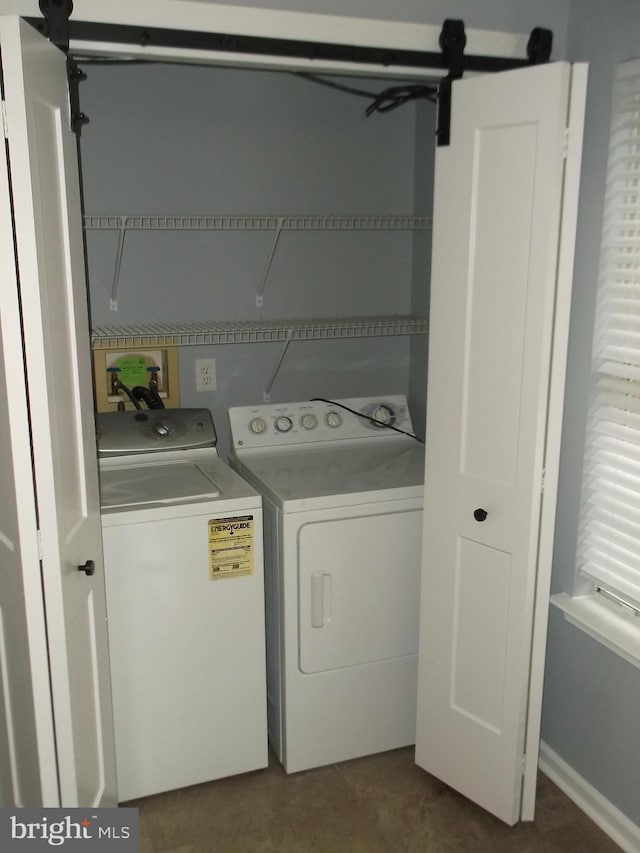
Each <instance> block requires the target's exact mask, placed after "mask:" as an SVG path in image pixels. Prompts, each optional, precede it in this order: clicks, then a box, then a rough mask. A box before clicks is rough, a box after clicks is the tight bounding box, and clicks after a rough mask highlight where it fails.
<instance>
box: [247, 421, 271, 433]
mask: <svg viewBox="0 0 640 853" xmlns="http://www.w3.org/2000/svg"><path fill="white" fill-rule="evenodd" d="M266 428H267V422H266V421H265V419H264V418H252V419H251V420H250V421H249V429H250V430H251V432H252V433H253V434H254V435H260V433H263V432H264V431H265V430H266Z"/></svg>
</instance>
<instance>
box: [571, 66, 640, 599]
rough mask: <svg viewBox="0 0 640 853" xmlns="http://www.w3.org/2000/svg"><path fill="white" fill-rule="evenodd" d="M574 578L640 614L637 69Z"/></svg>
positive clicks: (617, 138) (605, 241) (618, 108)
mask: <svg viewBox="0 0 640 853" xmlns="http://www.w3.org/2000/svg"><path fill="white" fill-rule="evenodd" d="M578 569H579V571H580V572H582V573H583V574H584V575H587V576H588V577H589V578H591V579H592V580H594V581H595V582H596V584H597V585H599V586H603V587H604V588H605V589H608V590H611V591H613V592H615V593H618V594H619V595H621V596H622V597H623V598H624V599H626V600H628V601H629V602H630V603H632V604H634V605H635V606H636V607H640V60H634V61H633V62H626V63H623V64H622V65H620V66H619V68H618V73H617V76H616V81H615V86H614V99H613V115H612V126H611V137H610V145H609V165H608V172H607V189H606V197H605V210H604V226H603V235H602V247H601V254H600V280H599V285H598V303H597V308H596V325H595V334H594V345H593V365H592V390H591V405H590V410H589V420H588V426H587V444H586V450H585V461H584V473H583V486H582V507H581V523H580V533H579V541H578Z"/></svg>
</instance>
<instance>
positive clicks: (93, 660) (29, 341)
mask: <svg viewBox="0 0 640 853" xmlns="http://www.w3.org/2000/svg"><path fill="white" fill-rule="evenodd" d="M0 46H1V48H2V75H3V85H4V97H5V102H6V117H7V137H8V138H7V144H8V154H9V163H10V180H11V188H12V203H13V211H12V213H13V227H14V235H15V241H16V252H17V259H18V283H19V299H20V305H21V312H22V335H23V347H24V367H25V370H26V374H27V381H28V395H29V399H28V406H29V420H30V430H31V444H32V450H33V466H34V478H33V481H34V483H35V489H36V500H37V506H38V523H39V529H40V540H41V545H42V555H41V571H42V590H43V591H44V601H45V608H46V618H47V641H48V649H49V665H50V668H51V691H52V699H53V710H54V720H55V737H56V748H57V761H58V772H59V785H60V797H61V803H62V805H64V806H100V805H107V804H110V803H113V802H114V801H115V761H114V755H113V725H112V712H111V696H110V688H109V664H108V646H107V626H106V607H105V592H104V574H103V570H102V544H101V529H100V511H99V498H98V476H97V460H96V448H95V427H94V420H93V399H92V390H91V373H90V369H91V368H90V364H91V361H90V352H89V334H88V313H87V303H86V289H85V280H84V256H83V245H82V224H81V215H80V192H79V175H78V162H77V156H76V141H75V136H74V135H73V133H72V132H71V130H70V128H69V100H68V88H67V75H66V65H65V57H64V55H63V54H62V53H61V52H60V51H59V50H58V49H57V48H55V47H53V46H52V45H51V44H49V43H48V42H47V41H46V40H45V39H43V38H42V37H41V36H39V35H38V34H37V33H36V32H35V31H34V30H33V29H32V28H31V27H29V26H28V25H26V24H24V23H23V22H21V21H19V20H18V19H15V18H3V19H0ZM89 560H90V561H93V564H94V567H95V573H94V574H89V573H85V572H82V571H79V569H78V567H79V566H81V565H84V564H85V563H86V562H87V561H89Z"/></svg>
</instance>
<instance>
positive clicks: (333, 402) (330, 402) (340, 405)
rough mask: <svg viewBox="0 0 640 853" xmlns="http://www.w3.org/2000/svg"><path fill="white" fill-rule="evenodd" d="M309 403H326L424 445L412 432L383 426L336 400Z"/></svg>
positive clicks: (318, 399) (315, 398)
mask: <svg viewBox="0 0 640 853" xmlns="http://www.w3.org/2000/svg"><path fill="white" fill-rule="evenodd" d="M309 402H311V403H328V404H329V405H330V406H338V407H339V408H341V409H344V410H345V411H347V412H351V414H353V415H357V416H358V417H359V418H363V419H364V420H365V421H369V422H370V423H372V424H376V425H377V426H381V427H384V428H385V429H392V430H393V431H394V432H399V433H400V434H401V435H408V436H409V438H413V439H415V440H416V441H417V442H418V443H419V444H424V441H423V440H422V439H421V438H418V436H417V435H414V434H413V433H412V432H407V431H406V430H404V429H398V427H394V426H391V424H385V423H384V421H379V420H378V419H377V418H372V417H371V415H365V414H364V412H358V411H357V410H356V409H351V408H350V407H349V406H345V405H344V404H343V403H338V402H336V400H325V398H324V397H312V398H311V400H310V401H309Z"/></svg>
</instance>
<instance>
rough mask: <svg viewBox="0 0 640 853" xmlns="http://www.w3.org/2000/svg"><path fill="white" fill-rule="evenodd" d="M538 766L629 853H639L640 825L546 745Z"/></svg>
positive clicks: (541, 751)
mask: <svg viewBox="0 0 640 853" xmlns="http://www.w3.org/2000/svg"><path fill="white" fill-rule="evenodd" d="M538 766H539V767H540V770H542V772H543V773H544V774H545V776H548V777H549V779H551V781H552V782H555V784H556V785H557V786H558V788H560V790H561V791H564V793H565V794H566V795H567V796H568V797H569V799H571V800H573V802H574V803H575V804H576V805H577V806H578V808H580V809H582V811H583V812H584V813H585V814H586V815H587V816H588V817H589V818H591V820H592V821H593V822H594V823H595V824H597V825H598V826H599V827H600V829H601V830H602V831H603V832H606V834H607V835H608V836H609V838H611V840H612V841H614V842H615V843H616V844H617V845H618V846H619V847H620V848H621V849H622V850H624V851H625V853H638V851H639V850H640V826H638V825H637V824H635V823H633V821H631V820H629V818H628V817H627V816H626V815H624V814H623V813H622V812H621V811H620V810H619V809H617V808H616V807H615V806H614V805H613V804H612V803H611V802H609V800H607V799H606V798H605V797H603V796H602V794H601V793H600V792H599V791H598V790H596V788H594V787H593V786H592V785H590V784H589V783H588V782H587V781H586V779H583V778H582V776H580V774H579V773H576V771H575V770H574V769H573V767H571V765H569V764H567V762H566V761H564V759H562V758H560V756H559V755H558V754H557V753H556V752H554V751H553V750H552V749H551V747H550V746H548V745H547V744H546V743H544V742H541V743H540V757H539V760H538Z"/></svg>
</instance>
